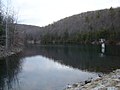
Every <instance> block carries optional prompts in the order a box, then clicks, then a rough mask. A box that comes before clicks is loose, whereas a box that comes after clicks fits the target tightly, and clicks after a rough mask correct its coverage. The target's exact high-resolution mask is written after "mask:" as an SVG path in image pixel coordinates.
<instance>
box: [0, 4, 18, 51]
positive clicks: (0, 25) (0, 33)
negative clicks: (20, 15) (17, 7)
mask: <svg viewBox="0 0 120 90" xmlns="http://www.w3.org/2000/svg"><path fill="white" fill-rule="evenodd" d="M9 4H10V3H9ZM0 5H1V6H0V48H1V47H6V48H7V49H10V48H11V47H14V46H17V45H18V39H19V37H18V35H17V34H18V33H17V31H16V27H15V23H16V17H15V13H14V11H13V10H11V9H10V7H9V6H10V5H9V6H5V5H4V3H2V2H0Z"/></svg>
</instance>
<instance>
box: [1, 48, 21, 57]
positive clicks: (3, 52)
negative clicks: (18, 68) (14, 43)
mask: <svg viewBox="0 0 120 90" xmlns="http://www.w3.org/2000/svg"><path fill="white" fill-rule="evenodd" d="M22 50H23V49H22V48H13V49H11V50H5V49H2V50H0V51H1V52H0V58H5V57H8V56H11V55H14V54H17V53H19V52H21V51H22Z"/></svg>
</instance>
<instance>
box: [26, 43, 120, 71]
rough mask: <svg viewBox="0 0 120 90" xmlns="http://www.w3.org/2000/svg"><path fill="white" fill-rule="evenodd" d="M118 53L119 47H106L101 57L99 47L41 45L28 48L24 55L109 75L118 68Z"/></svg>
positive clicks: (119, 54)
mask: <svg viewBox="0 0 120 90" xmlns="http://www.w3.org/2000/svg"><path fill="white" fill-rule="evenodd" d="M119 52H120V47H119V46H106V50H105V52H104V57H101V46H99V45H76V46H75V45H73V46H72V45H71V46H66V45H56V46H55V45H46V46H44V45H43V46H42V45H41V46H28V47H27V48H26V50H25V52H24V55H26V56H34V55H42V56H45V57H47V58H52V59H53V60H54V61H57V62H59V63H61V64H64V65H67V66H71V67H73V68H78V69H80V70H85V71H90V72H102V73H109V72H111V71H112V70H115V69H117V68H120V53H119Z"/></svg>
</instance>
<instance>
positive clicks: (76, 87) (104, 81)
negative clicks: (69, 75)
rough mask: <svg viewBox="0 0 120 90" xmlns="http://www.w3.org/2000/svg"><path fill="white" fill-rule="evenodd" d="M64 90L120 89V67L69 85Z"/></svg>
mask: <svg viewBox="0 0 120 90" xmlns="http://www.w3.org/2000/svg"><path fill="white" fill-rule="evenodd" d="M64 90H120V69H117V70H116V71H113V72H111V73H109V74H107V75H104V76H102V77H98V78H96V79H91V80H87V81H85V82H81V83H76V84H73V85H68V86H67V87H66V89H64Z"/></svg>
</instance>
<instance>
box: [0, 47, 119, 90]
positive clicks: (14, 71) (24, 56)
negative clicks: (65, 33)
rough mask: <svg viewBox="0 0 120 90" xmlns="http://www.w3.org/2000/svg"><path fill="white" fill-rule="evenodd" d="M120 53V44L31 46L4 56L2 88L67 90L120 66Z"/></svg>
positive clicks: (0, 66)
mask: <svg viewBox="0 0 120 90" xmlns="http://www.w3.org/2000/svg"><path fill="white" fill-rule="evenodd" d="M119 52H120V47H119V46H106V48H105V49H104V50H102V49H101V47H100V46H92V45H80V46H65V45H58V46H52V45H48V46H27V47H26V48H25V49H24V51H23V52H21V53H19V54H17V55H14V56H11V57H6V58H3V59H0V90H63V89H64V88H65V87H66V85H67V84H73V83H76V82H80V81H84V80H87V79H88V78H91V77H93V78H94V77H97V76H98V73H101V74H102V73H109V72H111V71H112V70H115V69H117V68H120V53H119Z"/></svg>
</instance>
